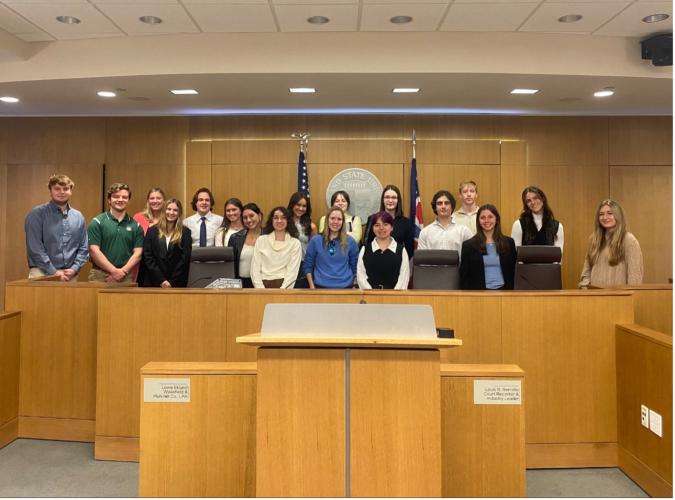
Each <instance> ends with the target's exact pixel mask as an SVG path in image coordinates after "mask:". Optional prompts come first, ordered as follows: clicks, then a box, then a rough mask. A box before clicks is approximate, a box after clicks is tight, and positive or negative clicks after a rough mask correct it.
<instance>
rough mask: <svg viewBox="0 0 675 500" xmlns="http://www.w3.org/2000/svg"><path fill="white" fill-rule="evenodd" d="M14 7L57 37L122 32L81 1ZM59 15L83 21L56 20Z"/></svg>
mask: <svg viewBox="0 0 675 500" xmlns="http://www.w3.org/2000/svg"><path fill="white" fill-rule="evenodd" d="M11 7H12V9H14V10H15V11H16V12H18V13H19V14H21V15H22V16H23V17H25V18H26V19H28V20H29V21H31V22H32V23H33V24H35V25H37V26H38V27H40V28H42V29H43V30H44V31H46V32H47V33H49V34H50V35H53V36H55V37H56V38H59V39H61V38H62V36H61V35H67V36H77V37H78V38H82V37H83V36H84V35H87V34H90V33H91V34H99V35H100V34H115V33H120V31H119V29H117V27H115V25H114V24H112V23H111V22H110V21H109V20H108V19H106V17H105V16H104V15H103V14H101V13H100V12H99V11H98V10H96V8H95V7H94V6H93V5H91V4H79V3H70V4H68V3H61V2H52V3H42V4H33V3H32V4H11ZM57 16H74V17H77V18H78V19H80V21H82V22H81V23H80V24H63V23H60V22H58V21H57V20H56V17H57Z"/></svg>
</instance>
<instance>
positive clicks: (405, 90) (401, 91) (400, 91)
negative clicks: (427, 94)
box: [392, 87, 420, 94]
mask: <svg viewBox="0 0 675 500" xmlns="http://www.w3.org/2000/svg"><path fill="white" fill-rule="evenodd" d="M419 91H420V89H419V88H415V87H396V88H395V89H394V90H392V92H393V93H394V94H417V93H418V92H419Z"/></svg>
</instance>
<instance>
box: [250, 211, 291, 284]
mask: <svg viewBox="0 0 675 500" xmlns="http://www.w3.org/2000/svg"><path fill="white" fill-rule="evenodd" d="M290 221H291V213H290V212H289V211H288V209H286V208H285V207H275V208H273V209H272V211H271V212H270V214H269V216H268V217H267V222H266V223H265V227H264V228H263V233H264V234H263V235H262V236H260V237H259V238H258V239H257V240H256V242H255V247H254V249H253V259H252V260H251V280H252V281H253V286H254V287H255V288H290V287H292V286H293V285H294V283H295V280H296V279H297V277H298V271H299V269H300V261H301V260H302V248H301V246H300V240H298V230H297V229H296V227H295V224H292V223H290Z"/></svg>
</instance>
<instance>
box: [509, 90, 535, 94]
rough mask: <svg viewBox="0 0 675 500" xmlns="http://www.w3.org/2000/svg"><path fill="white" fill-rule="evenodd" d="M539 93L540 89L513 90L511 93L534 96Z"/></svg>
mask: <svg viewBox="0 0 675 500" xmlns="http://www.w3.org/2000/svg"><path fill="white" fill-rule="evenodd" d="M537 92H539V89H513V90H512V91H511V93H512V94H515V95H532V94H536V93H537Z"/></svg>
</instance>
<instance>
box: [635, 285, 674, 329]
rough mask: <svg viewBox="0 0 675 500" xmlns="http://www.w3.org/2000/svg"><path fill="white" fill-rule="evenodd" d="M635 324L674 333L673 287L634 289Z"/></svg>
mask: <svg viewBox="0 0 675 500" xmlns="http://www.w3.org/2000/svg"><path fill="white" fill-rule="evenodd" d="M632 290H633V302H634V304H635V324H637V325H641V326H645V327H647V328H651V329H652V330H656V331H657V332H661V333H665V334H667V335H670V336H672V335H673V289H672V288H669V289H663V290H649V289H644V288H640V289H632Z"/></svg>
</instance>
